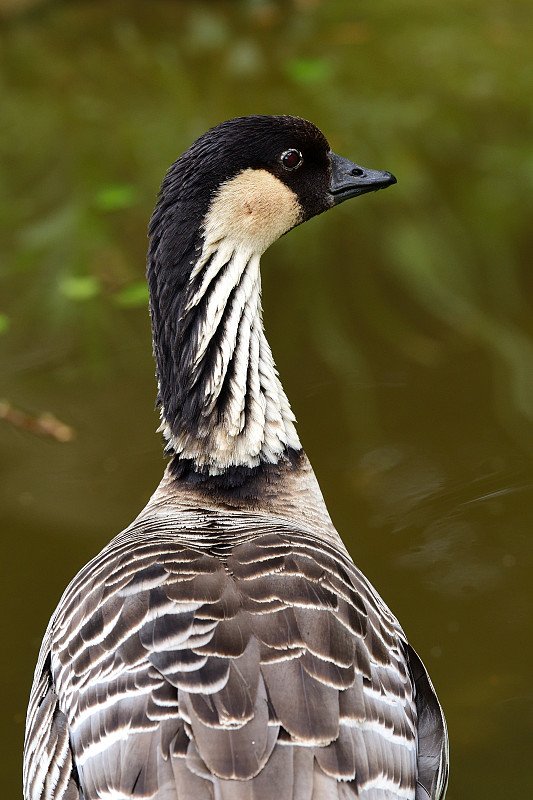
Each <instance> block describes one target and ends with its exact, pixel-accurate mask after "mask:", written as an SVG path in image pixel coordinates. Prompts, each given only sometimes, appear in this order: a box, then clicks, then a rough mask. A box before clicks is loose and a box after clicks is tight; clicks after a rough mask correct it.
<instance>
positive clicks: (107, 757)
mask: <svg viewBox="0 0 533 800" xmlns="http://www.w3.org/2000/svg"><path fill="white" fill-rule="evenodd" d="M394 180H395V179H394V178H393V177H392V176H391V175H390V174H389V173H381V172H374V171H372V170H365V169H364V168H362V167H358V166H357V165H354V164H352V163H351V162H348V161H346V159H342V158H340V157H339V156H335V155H334V154H333V153H331V151H330V149H329V146H328V144H327V142H326V140H325V138H324V137H323V135H322V134H321V132H320V131H319V130H318V129H317V128H315V126H313V125H312V124H311V123H309V122H306V121H304V120H301V119H298V118H294V117H259V116H256V117H246V118H239V119H236V120H230V121H228V122H226V123H222V124H221V125H219V126H217V127H216V128H214V129H212V130H211V131H208V132H207V133H206V134H204V136H202V137H200V139H198V140H197V141H196V142H195V143H194V144H193V145H192V146H191V148H189V150H188V151H186V152H185V153H184V154H183V155H182V156H181V157H180V159H178V161H177V162H175V164H174V165H173V166H172V167H171V168H170V170H169V172H168V173H167V176H166V177H165V180H164V181H163V185H162V188H161V193H160V196H159V200H158V203H157V206H156V209H155V211H154V215H153V217H152V222H151V225H150V249H149V254H148V281H149V287H150V296H151V301H150V302H151V317H152V329H153V340H154V355H155V358H156V363H157V377H158V384H159V395H158V404H159V407H160V409H161V430H162V431H163V434H164V437H165V440H166V443H167V452H168V454H169V456H170V461H169V464H168V466H167V469H166V471H165V475H164V477H163V480H162V481H161V483H160V485H159V487H158V488H157V490H156V492H155V493H154V495H153V496H152V498H151V499H150V501H149V503H148V504H147V506H146V508H145V509H143V511H142V512H141V513H140V515H139V516H138V517H137V519H136V520H135V521H134V522H133V523H132V524H131V525H130V526H129V527H128V528H127V529H126V530H124V531H123V532H122V533H120V534H119V535H118V536H116V537H115V538H114V539H113V540H112V541H111V542H110V543H109V544H108V545H107V546H106V547H105V548H104V549H103V550H102V551H101V553H100V554H99V555H97V556H96V557H95V558H94V559H93V560H92V561H91V562H89V563H88V564H87V565H86V566H85V567H84V568H83V569H82V570H81V571H80V572H79V574H78V575H77V576H76V578H75V579H74V580H73V581H72V583H71V584H70V585H69V587H68V588H67V589H66V591H65V593H64V595H63V597H62V598H61V601H60V603H59V605H58V607H57V609H56V611H55V613H54V615H53V616H52V619H51V621H50V623H49V626H48V629H47V631H46V634H45V637H44V640H43V644H42V647H41V651H40V655H39V660H38V663H37V667H36V671H35V678H34V683H33V687H32V691H31V696H30V703H29V708H28V715H27V725H26V739H25V753H24V798H25V800H103V799H104V798H106V799H107V800H129V799H130V798H136V799H138V800H140V799H141V798H154V799H155V800H193V798H194V800H350V799H351V798H361V800H400V799H402V800H428V799H429V800H440V798H443V797H444V794H445V791H446V784H447V775H448V746H447V734H446V724H445V720H444V716H443V713H442V710H441V708H440V705H439V702H438V700H437V697H436V694H435V691H434V689H433V686H432V684H431V681H430V679H429V677H428V675H427V672H426V670H425V668H424V666H423V664H422V662H421V661H420V659H419V658H418V656H417V655H416V653H415V651H414V650H413V649H412V648H411V647H410V645H409V644H408V642H407V640H406V637H405V635H404V633H403V631H402V629H401V627H400V625H399V623H398V622H397V620H396V619H395V617H394V616H393V615H392V613H391V612H390V611H389V609H388V608H387V606H386V605H385V603H384V602H383V600H382V599H381V598H380V596H379V595H378V594H377V592H376V591H375V590H374V589H373V587H372V586H371V585H370V583H369V582H368V581H367V579H366V578H365V577H364V576H363V575H362V573H361V572H360V571H359V570H358V569H357V568H356V567H355V566H354V564H353V561H352V560H351V558H350V556H349V554H348V552H347V551H346V548H345V547H344V545H343V543H342V540H341V539H340V537H339V535H338V533H337V531H336V530H335V528H334V526H333V524H332V522H331V519H330V517H329V514H328V512H327V509H326V506H325V504H324V501H323V499H322V495H321V493H320V489H319V487H318V484H317V482H316V479H315V476H314V473H313V471H312V468H311V466H310V464H309V461H308V460H307V457H306V456H305V454H304V452H303V450H302V448H301V445H300V442H299V439H298V436H297V434H296V429H295V425H294V422H295V421H294V417H293V414H292V411H291V409H290V406H289V403H288V401H287V398H286V396H285V394H284V391H283V388H282V386H281V383H280V380H279V378H278V375H277V372H276V369H275V366H274V361H273V359H272V355H271V352H270V348H269V346H268V342H267V341H266V338H265V336H264V331H263V326H262V320H261V303H260V274H259V259H260V256H261V254H262V252H263V251H264V250H265V249H266V248H267V247H268V246H269V245H270V244H271V243H272V242H273V241H274V240H275V239H277V238H279V236H281V235H282V234H284V233H285V232H287V231H288V230H290V229H291V228H293V227H294V226H295V225H297V224H300V223H301V222H304V221H305V220H306V219H309V218H310V217H312V216H314V215H315V214H318V213H321V212H322V211H324V210H326V209H327V208H330V207H331V206H333V205H335V204H337V203H338V202H341V201H343V200H344V199H347V198H348V197H353V196H356V195H358V194H362V193H364V192H367V191H372V190H375V189H378V188H382V187H384V186H387V185H389V184H390V183H393V182H394Z"/></svg>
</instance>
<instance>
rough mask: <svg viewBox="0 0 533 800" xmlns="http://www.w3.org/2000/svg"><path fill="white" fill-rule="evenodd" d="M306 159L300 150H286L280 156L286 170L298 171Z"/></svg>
mask: <svg viewBox="0 0 533 800" xmlns="http://www.w3.org/2000/svg"><path fill="white" fill-rule="evenodd" d="M303 160H304V157H303V155H302V154H301V153H300V151H299V150H285V152H284V153H282V154H281V156H280V161H281V164H282V166H283V167H285V169H297V167H299V166H300V165H301V163H302V162H303Z"/></svg>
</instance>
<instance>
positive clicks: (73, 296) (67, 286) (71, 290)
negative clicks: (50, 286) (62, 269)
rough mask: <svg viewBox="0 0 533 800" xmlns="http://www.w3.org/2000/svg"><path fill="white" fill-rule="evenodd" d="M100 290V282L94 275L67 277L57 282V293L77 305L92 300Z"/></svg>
mask: <svg viewBox="0 0 533 800" xmlns="http://www.w3.org/2000/svg"><path fill="white" fill-rule="evenodd" d="M100 289H101V286H100V281H99V280H98V278H95V277H94V275H67V276H66V277H65V278H62V280H60V282H59V291H60V292H61V293H62V294H63V295H64V296H65V297H68V299H69V300H74V301H75V302H77V303H83V302H85V301H86V300H92V298H93V297H96V295H97V294H99V293H100Z"/></svg>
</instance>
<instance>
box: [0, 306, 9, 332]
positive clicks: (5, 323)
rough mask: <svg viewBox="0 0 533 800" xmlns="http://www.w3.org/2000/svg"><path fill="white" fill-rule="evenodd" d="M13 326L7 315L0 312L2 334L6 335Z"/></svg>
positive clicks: (0, 330)
mask: <svg viewBox="0 0 533 800" xmlns="http://www.w3.org/2000/svg"><path fill="white" fill-rule="evenodd" d="M10 325H11V320H10V319H9V317H8V316H7V314H3V313H2V312H1V311H0V334H2V333H5V332H6V331H7V330H9V326H10Z"/></svg>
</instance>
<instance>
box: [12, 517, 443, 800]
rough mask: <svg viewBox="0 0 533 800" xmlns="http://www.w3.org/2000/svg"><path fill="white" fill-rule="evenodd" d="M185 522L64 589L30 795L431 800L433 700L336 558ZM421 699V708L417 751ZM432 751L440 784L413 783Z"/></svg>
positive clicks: (46, 649) (394, 633)
mask: <svg viewBox="0 0 533 800" xmlns="http://www.w3.org/2000/svg"><path fill="white" fill-rule="evenodd" d="M181 516H182V517H183V519H185V517H186V516H187V515H181ZM183 519H182V521H181V522H180V524H179V527H178V523H176V524H175V525H174V527H172V526H171V525H170V524H169V520H168V519H166V520H158V519H156V518H154V519H153V520H152V521H151V522H150V521H147V520H146V519H144V520H143V523H142V526H141V525H136V524H135V523H134V524H133V525H132V526H130V528H128V529H127V530H126V531H125V532H123V533H122V534H120V535H119V536H118V537H117V538H116V539H115V540H113V541H112V542H111V543H110V544H109V545H108V546H107V547H106V548H105V549H104V550H103V551H102V552H101V553H100V555H99V556H97V557H96V558H95V559H94V560H93V561H92V562H90V563H89V564H88V565H87V566H86V567H85V568H84V569H83V570H82V571H81V572H80V573H79V575H78V576H77V578H75V580H74V581H73V582H72V583H71V585H70V586H69V587H68V589H67V590H66V592H65V594H64V596H63V598H62V600H61V602H60V604H59V606H58V609H57V611H56V613H55V615H54V617H53V618H52V621H51V623H50V626H49V630H48V632H47V636H46V637H45V641H44V643H43V649H42V652H41V658H40V660H39V664H38V667H37V671H36V678H35V682H34V687H33V691H32V697H31V702H30V708H29V712H28V730H27V739H26V752H27V763H26V771H25V798H26V800H30V798H31V800H48V798H54V800H67V799H68V800H93V798H94V799H96V798H113V799H114V800H119V798H157V800H167V799H168V800H170V799H171V798H172V800H190V798H193V797H194V798H195V799H196V800H213V798H216V799H217V800H219V799H220V800H266V799H267V798H273V797H280V798H284V799H285V798H287V800H288V799H289V798H292V799H293V800H318V798H320V800H327V799H328V798H335V800H349V798H354V797H360V798H362V799H363V800H397V799H398V798H414V797H415V792H416V798H426V797H430V798H432V799H433V798H438V797H440V796H441V794H439V792H441V791H443V788H442V787H443V785H444V783H445V777H444V775H445V770H446V765H445V758H446V754H445V752H444V750H443V747H444V745H443V741H444V738H445V737H444V733H443V727H442V725H443V722H442V714H441V712H440V707H439V706H438V702H437V700H436V698H435V696H434V693H433V690H432V687H431V684H429V682H428V681H429V679H427V675H426V672H425V669H424V668H423V666H422V665H421V662H420V661H419V660H418V658H417V657H416V655H415V654H413V659H414V673H412V671H411V670H412V669H413V666H412V664H411V663H410V657H409V655H408V654H409V651H408V650H407V644H406V642H405V639H404V636H403V633H402V631H401V629H400V628H399V626H398V623H397V622H396V620H395V619H394V617H393V616H392V615H391V613H390V612H389V610H388V609H387V607H386V606H385V605H384V604H383V602H382V601H381V599H380V598H379V596H378V595H377V594H376V593H375V592H374V590H373V589H372V587H371V586H370V585H369V584H368V582H367V581H366V579H365V578H364V577H363V576H362V575H361V573H359V572H358V571H357V570H356V568H355V567H354V566H353V564H352V562H351V561H350V559H349V557H348V556H347V555H346V554H345V552H343V551H342V550H341V549H340V548H336V547H335V546H334V545H333V544H330V543H329V542H328V541H326V540H324V539H321V538H319V537H317V536H316V535H314V534H313V533H312V532H311V531H309V530H307V529H305V528H303V527H302V529H296V528H295V527H294V526H293V525H289V524H288V523H286V522H284V521H283V520H272V519H268V518H266V517H265V518H263V517H260V516H259V515H257V516H253V517H252V516H251V515H245V514H229V513H228V514H227V515H224V514H221V513H216V514H210V513H209V512H205V513H202V514H197V515H192V514H191V515H189V519H188V520H187V529H184V527H183V526H184V521H183ZM413 674H414V677H413ZM416 692H421V693H423V694H424V702H425V703H426V702H427V701H428V697H429V698H430V700H431V703H430V705H431V704H432V705H431V708H432V709H433V711H434V714H433V716H432V717H431V718H429V716H428V713H426V716H425V717H424V718H423V722H424V730H423V732H422V734H423V735H422V737H421V738H420V739H419V741H417V719H418V715H419V714H420V710H418V711H417V697H416ZM431 698H433V699H431ZM420 746H423V747H427V749H428V753H427V754H424V753H422V754H421V753H420V752H418V751H419V749H420ZM424 758H425V759H426V761H425V762H424ZM435 759H436V760H437V762H438V760H439V759H440V760H441V768H440V773H441V785H440V788H439V786H426V785H425V784H424V781H425V777H424V776H425V771H424V763H426V764H429V763H430V762H431V764H434V763H435ZM417 762H418V763H419V764H420V763H422V767H417ZM426 772H427V774H428V775H429V774H430V775H431V776H432V775H433V772H432V770H431V769H429V768H428V769H427V770H426ZM417 775H418V778H419V786H418V789H417V788H416V781H417ZM426 783H427V782H426ZM400 787H401V788H400ZM424 787H425V788H424ZM421 792H422V793H421ZM424 792H425V794H424Z"/></svg>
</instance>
